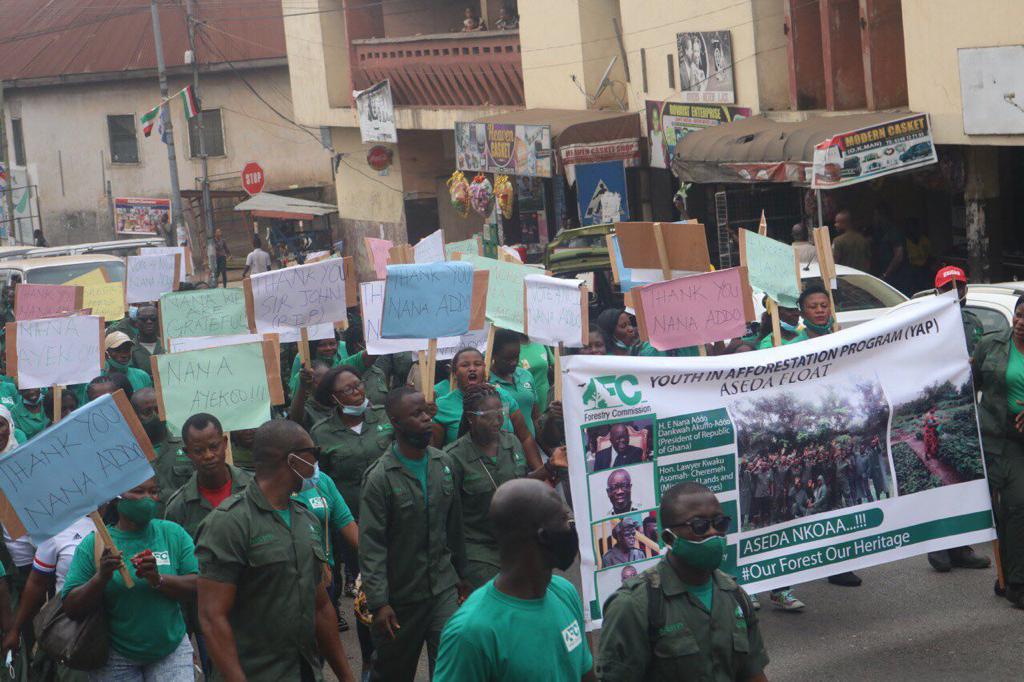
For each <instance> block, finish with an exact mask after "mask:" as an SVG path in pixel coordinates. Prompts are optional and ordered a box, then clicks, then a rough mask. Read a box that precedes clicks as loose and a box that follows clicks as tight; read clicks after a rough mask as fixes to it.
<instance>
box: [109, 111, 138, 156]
mask: <svg viewBox="0 0 1024 682" xmlns="http://www.w3.org/2000/svg"><path fill="white" fill-rule="evenodd" d="M107 132H108V133H109V134H110V160H111V161H112V162H113V163H138V162H139V141H138V139H137V138H136V137H135V116H134V115H133V114H124V115H117V116H107Z"/></svg>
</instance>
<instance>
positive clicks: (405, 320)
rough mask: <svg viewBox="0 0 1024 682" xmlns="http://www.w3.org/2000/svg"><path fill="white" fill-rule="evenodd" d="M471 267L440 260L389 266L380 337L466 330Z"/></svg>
mask: <svg viewBox="0 0 1024 682" xmlns="http://www.w3.org/2000/svg"><path fill="white" fill-rule="evenodd" d="M472 302H473V266H472V265H470V264H469V263H461V262H458V261H455V262H444V263H420V264H416V265H389V266H388V276H387V282H386V284H385V287H384V312H383V315H382V316H381V334H380V335H381V338H385V339H436V338H440V337H442V336H459V335H461V334H465V333H466V332H468V331H469V321H470V307H471V304H472Z"/></svg>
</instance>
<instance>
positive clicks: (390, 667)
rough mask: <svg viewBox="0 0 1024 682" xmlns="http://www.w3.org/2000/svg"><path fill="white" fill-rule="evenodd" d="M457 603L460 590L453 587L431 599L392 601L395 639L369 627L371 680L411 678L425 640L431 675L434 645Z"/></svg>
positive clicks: (391, 681)
mask: <svg viewBox="0 0 1024 682" xmlns="http://www.w3.org/2000/svg"><path fill="white" fill-rule="evenodd" d="M458 605H459V593H458V591H457V590H456V589H455V588H454V587H453V588H452V589H450V590H448V591H447V592H445V593H444V594H441V595H439V596H437V597H434V598H433V599H425V600H423V601H419V602H415V603H413V604H403V605H400V606H396V605H392V608H393V609H394V610H395V615H396V616H398V624H399V626H401V627H400V628H399V630H398V633H397V636H396V637H395V638H394V639H388V638H387V635H386V634H385V635H381V634H380V633H379V632H378V631H377V629H376V628H373V629H372V633H373V646H374V652H373V657H372V659H371V668H370V680H371V681H372V682H413V681H414V679H415V678H416V665H417V664H418V663H419V660H420V652H421V651H423V645H424V643H425V644H426V645H427V660H428V661H429V663H430V676H431V677H433V676H434V663H435V662H436V661H437V648H438V646H439V645H440V644H441V631H442V630H443V629H444V625H445V623H447V622H448V619H449V618H451V617H452V614H454V613H455V610H456V609H457V608H458Z"/></svg>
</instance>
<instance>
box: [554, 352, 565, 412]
mask: <svg viewBox="0 0 1024 682" xmlns="http://www.w3.org/2000/svg"><path fill="white" fill-rule="evenodd" d="M564 350H565V347H564V345H563V344H562V342H561V341H559V342H558V345H557V346H555V400H557V401H558V402H562V352H563V351H564Z"/></svg>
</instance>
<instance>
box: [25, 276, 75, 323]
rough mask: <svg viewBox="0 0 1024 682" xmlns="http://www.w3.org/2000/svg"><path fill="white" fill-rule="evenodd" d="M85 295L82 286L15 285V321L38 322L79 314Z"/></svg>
mask: <svg viewBox="0 0 1024 682" xmlns="http://www.w3.org/2000/svg"><path fill="white" fill-rule="evenodd" d="M83 294H84V291H83V288H82V287H81V286H68V285H66V284H23V283H21V282H18V283H17V284H15V285H14V319H15V320H38V319H40V318H42V317H56V316H58V315H67V314H68V313H74V312H77V311H79V310H81V309H82V297H83Z"/></svg>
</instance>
